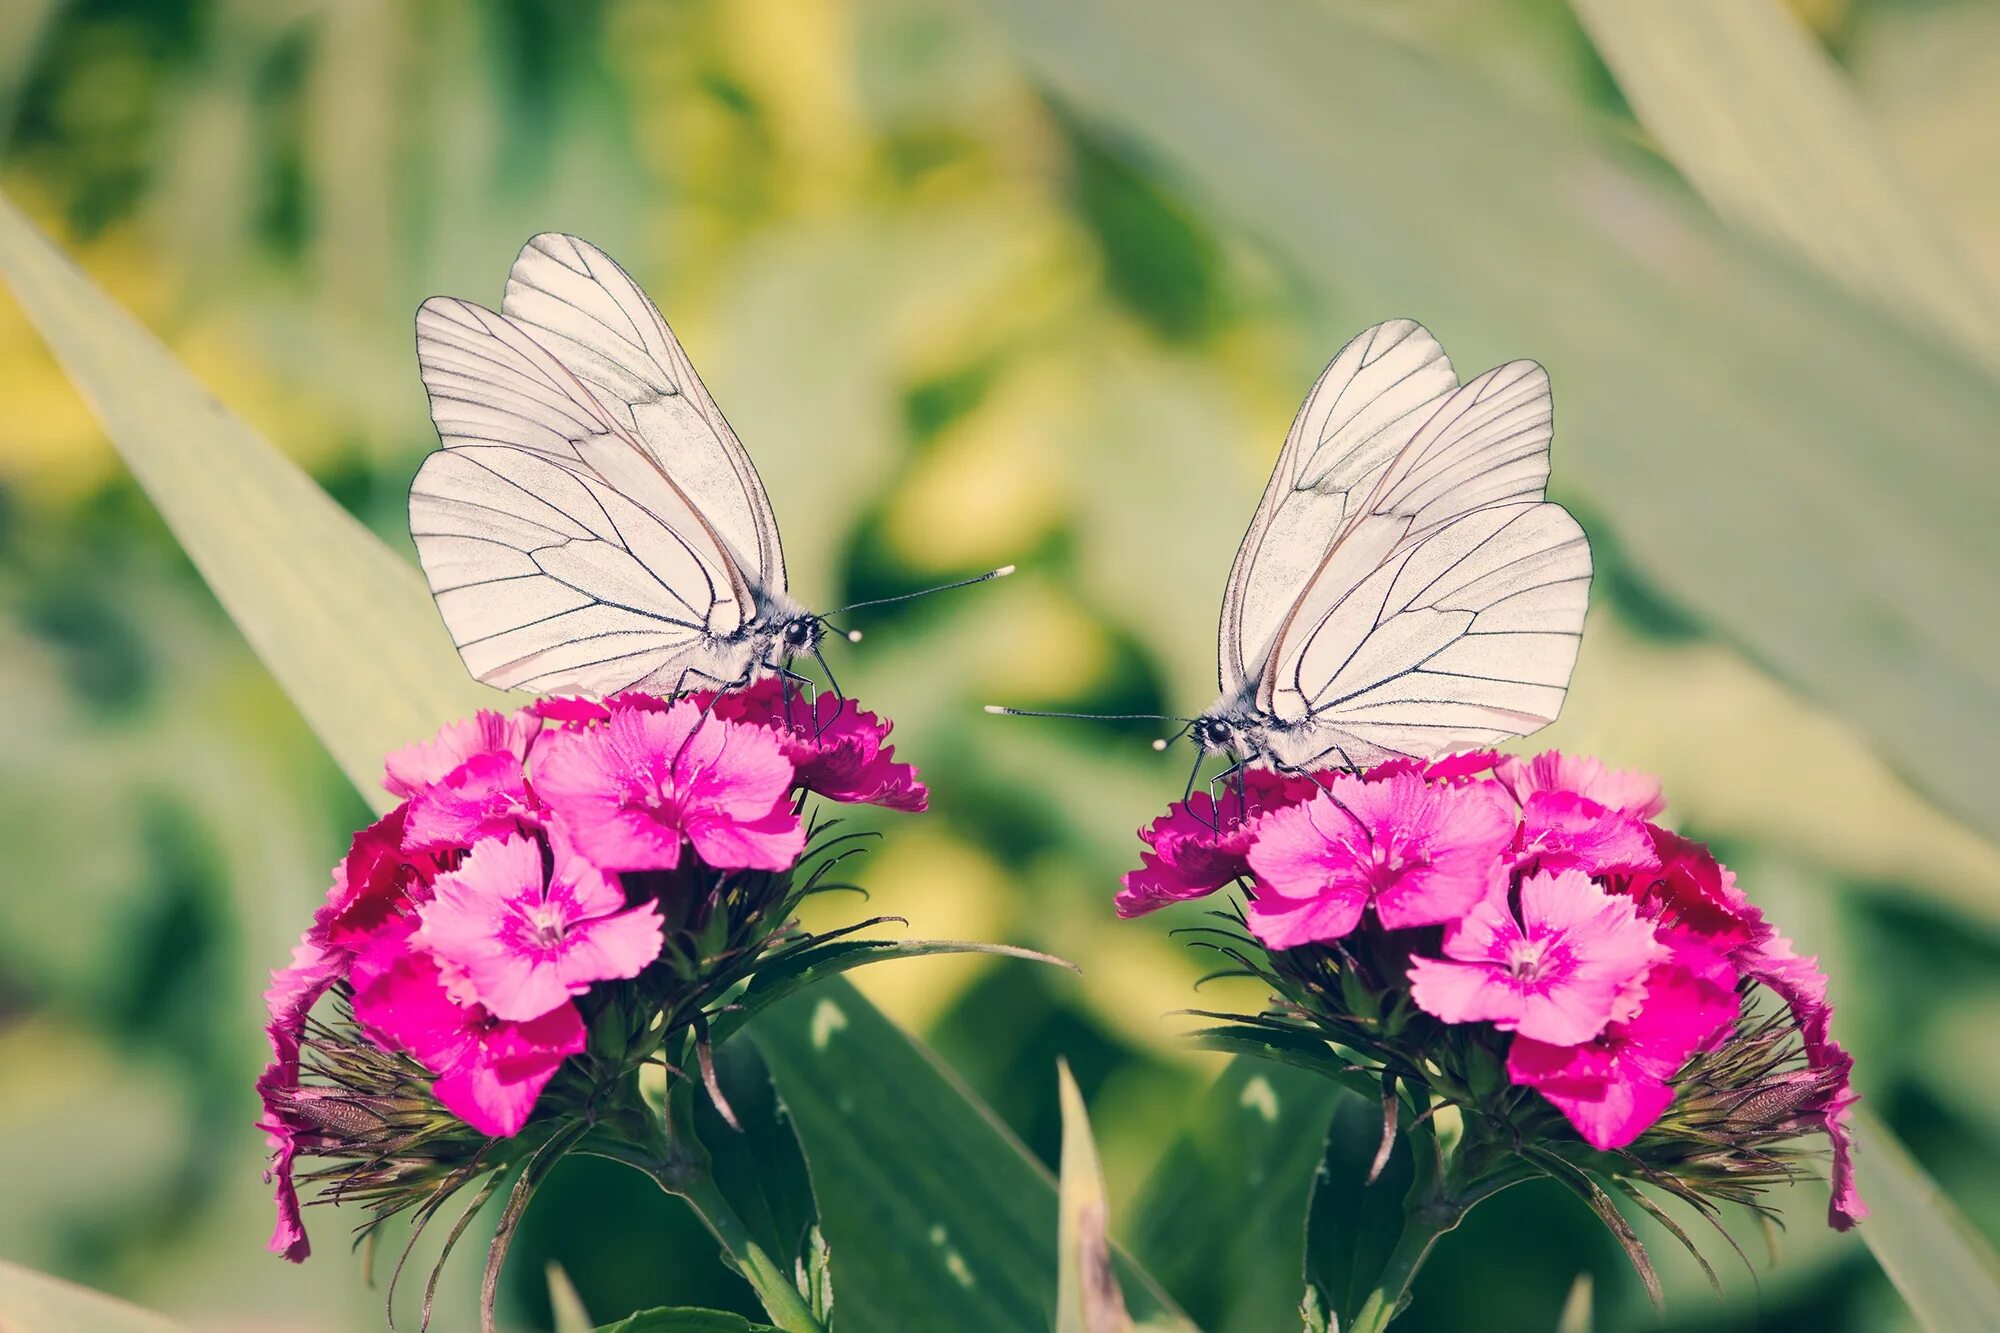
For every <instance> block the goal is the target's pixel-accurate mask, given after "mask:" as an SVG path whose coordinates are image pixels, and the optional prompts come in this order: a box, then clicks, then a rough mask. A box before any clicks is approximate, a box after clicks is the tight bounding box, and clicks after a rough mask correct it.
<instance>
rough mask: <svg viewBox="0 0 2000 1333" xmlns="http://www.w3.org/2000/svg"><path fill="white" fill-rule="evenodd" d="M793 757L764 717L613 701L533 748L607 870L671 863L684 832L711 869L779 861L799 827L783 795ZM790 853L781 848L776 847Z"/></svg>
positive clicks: (563, 807) (792, 848)
mask: <svg viewBox="0 0 2000 1333" xmlns="http://www.w3.org/2000/svg"><path fill="white" fill-rule="evenodd" d="M792 779H793V768H792V765H791V762H790V761H789V760H787V759H786V758H785V756H784V754H783V752H782V751H781V750H780V749H779V747H778V742H777V741H776V740H775V739H774V738H773V737H772V735H771V733H770V732H769V731H768V730H766V729H765V728H763V727H759V726H755V725H751V724H748V723H744V722H732V721H729V720H728V719H726V718H721V717H716V716H713V715H709V714H704V713H702V712H701V711H700V710H699V709H697V708H696V707H695V705H693V704H692V703H689V702H687V701H685V700H683V701H681V702H678V703H675V704H673V705H671V706H670V707H668V708H666V709H665V711H659V710H657V709H654V708H650V707H648V708H640V707H636V706H626V705H623V704H620V703H618V702H617V701H613V705H612V708H611V715H610V718H609V720H608V721H606V722H605V723H604V725H602V726H599V727H592V728H589V729H587V730H582V731H563V732H558V733H557V734H555V735H554V736H552V737H550V738H549V739H548V741H547V742H546V743H545V744H544V745H542V746H541V747H540V748H539V749H538V750H537V752H536V756H535V772H534V785H535V790H536V791H537V792H538V793H539V794H540V796H541V797H542V799H543V800H544V801H545V802H546V803H547V804H548V805H549V807H550V808H551V809H553V810H554V811H555V813H556V815H557V817H558V818H559V819H560V820H561V822H562V823H563V825H564V826H565V827H566V829H567V830H568V834H569V836H570V837H571V838H572V839H573V840H574V842H575V845H576V846H577V848H578V849H579V850H581V851H582V852H583V854H584V855H585V856H588V857H589V858H590V859H591V860H592V861H594V862H596V863H597V864H598V865H599V866H602V867H603V868H605V869H606V870H661V869H672V868H673V867H674V866H676V865H677V864H678V863H679V857H680V843H681V840H682V839H683V838H684V837H685V838H687V839H689V840H691V841H693V842H694V843H695V846H696V849H697V851H698V852H699V853H700V854H701V855H702V856H703V858H704V859H705V860H707V861H708V863H709V864H710V865H711V866H714V867H716V868H718V869H737V868H746V867H756V868H761V869H774V870H775V869H783V868H785V867H786V866H788V865H790V864H791V863H792V861H793V860H796V859H797V856H798V852H799V850H800V849H802V848H803V846H804V833H803V831H802V830H800V829H799V827H798V821H797V819H796V818H794V817H792V815H791V813H790V810H789V809H788V808H781V807H784V806H785V803H786V798H787V793H788V792H789V790H790V788H791V785H792ZM787 852H789V859H781V858H784V857H785V856H786V854H787Z"/></svg>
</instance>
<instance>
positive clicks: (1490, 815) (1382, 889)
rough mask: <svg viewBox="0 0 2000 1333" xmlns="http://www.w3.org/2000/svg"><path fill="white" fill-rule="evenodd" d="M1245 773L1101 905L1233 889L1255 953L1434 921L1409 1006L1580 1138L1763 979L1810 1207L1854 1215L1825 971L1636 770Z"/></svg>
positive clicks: (1520, 766) (1662, 1109) (1617, 1129)
mask: <svg viewBox="0 0 2000 1333" xmlns="http://www.w3.org/2000/svg"><path fill="white" fill-rule="evenodd" d="M1242 778H1243V786H1242V788H1241V789H1238V788H1237V787H1236V786H1235V785H1234V779H1232V780H1231V782H1230V784H1228V785H1227V786H1226V787H1225V788H1224V790H1222V791H1221V793H1220V794H1219V796H1218V797H1214V798H1211V797H1210V796H1209V795H1207V794H1206V793H1202V794H1197V795H1195V796H1194V797H1193V798H1191V799H1190V800H1189V801H1187V802H1185V803H1177V804H1176V805H1174V806H1173V807H1171V808H1170V809H1169V810H1168V812H1167V814H1166V815H1164V816H1162V817H1161V818H1160V819H1157V820H1155V821H1154V822H1153V824H1152V825H1151V826H1150V827H1149V828H1147V829H1145V830H1142V831H1141V833H1140V837H1141V839H1142V840H1143V841H1144V842H1145V843H1146V847H1147V850H1146V851H1145V853H1144V854H1143V856H1142V865H1141V867H1140V868H1139V869H1138V870H1136V871H1133V872H1132V873H1130V874H1128V875H1127V876H1126V877H1125V887H1124V889H1123V891H1122V892H1121V893H1120V894H1119V895H1118V910H1119V913H1120V915H1123V916H1137V915H1140V914H1141V913H1144V912H1149V911H1152V910H1154V909H1155V908H1158V907H1161V906H1164V905H1166V904H1167V903H1169V902H1174V901H1180V900H1185V899H1190V898H1196V897H1200V896H1202V895H1205V894H1208V893H1211V892H1213V891H1215V890H1216V889H1218V888H1221V887H1223V886H1224V885H1226V884H1229V883H1232V882H1237V881H1242V882H1245V883H1246V884H1247V886H1248V889H1249V894H1250V898H1249V901H1248V903H1247V905H1246V910H1245V917H1244V919H1245V923H1246V924H1247V926H1248V928H1249V930H1250V932H1251V933H1252V934H1253V935H1254V936H1255V937H1256V938H1257V939H1258V940H1259V941H1260V942H1261V943H1262V944H1263V945H1264V946H1265V947H1266V948H1268V949H1271V950H1273V951H1279V950H1288V949H1296V948H1301V947H1304V946H1309V945H1318V944H1329V943H1332V942H1333V941H1336V940H1343V939H1346V938H1347V937H1348V936H1350V935H1352V934H1354V933H1355V932H1356V931H1365V930H1379V931H1414V930H1416V929H1418V928H1430V930H1431V932H1432V933H1429V934H1427V935H1422V936H1417V935H1412V936H1410V937H1409V939H1408V941H1407V944H1408V952H1409V954H1410V955H1411V957H1410V962H1409V964H1408V971H1407V987H1408V992H1409V995H1410V998H1411V1000H1412V1001H1413V1002H1414V1003H1415V1005H1416V1007H1417V1008H1419V1009H1421V1010H1423V1011H1424V1012H1426V1013H1428V1014H1430V1015H1431V1016H1433V1017H1434V1018H1436V1019H1438V1020H1440V1021H1442V1022H1444V1023H1446V1024H1464V1023H1476V1024H1488V1025H1491V1027H1492V1029H1495V1030H1497V1031H1498V1032H1500V1033H1504V1034H1510V1035H1509V1036H1508V1037H1507V1039H1506V1040H1507V1051H1506V1068H1507V1074H1508V1077H1509V1079H1510V1080H1511V1081H1512V1082H1513V1083H1514V1084H1515V1085H1517V1086H1523V1087H1531V1088H1534V1089H1536V1090H1537V1091H1538V1092H1539V1093H1540V1094H1541V1095H1542V1096H1543V1097H1545V1098H1546V1099H1547V1100H1548V1101H1549V1102H1550V1103H1551V1104H1552V1105H1554V1106H1555V1107H1556V1108H1557V1109H1558V1110H1560V1111H1561V1112H1562V1114H1563V1115H1564V1116H1565V1117H1566V1118H1567V1119H1568V1120H1569V1121H1570V1123H1571V1124H1572V1125H1574V1126H1575V1127H1576V1130H1577V1132H1578V1133H1579V1134H1581V1135H1582V1136H1583V1138H1584V1139H1585V1140H1587V1141H1588V1142H1589V1143H1591V1144H1592V1145H1593V1146H1595V1147H1597V1148H1599V1149H1614V1148H1620V1147H1623V1146H1625V1145H1626V1144H1629V1143H1631V1142H1633V1140H1635V1139H1637V1138H1638V1137H1639V1136H1640V1135H1641V1134H1642V1133H1644V1132H1645V1131H1646V1130H1647V1129H1648V1128H1649V1127H1651V1126H1652V1125H1653V1124H1655V1123H1656V1122H1657V1121H1658V1120H1659V1119H1660V1118H1661V1116H1662V1115H1664V1114H1665V1113H1666V1111H1667V1109H1668V1107H1669V1106H1670V1105H1671V1104H1672V1102H1673V1099H1674V1095H1675V1094H1674V1078H1675V1076H1676V1074H1677V1073H1678V1072H1679V1071H1680V1070H1681V1069H1682V1068H1683V1067H1684V1066H1685V1065H1686V1064H1687V1063H1688V1061H1689V1060H1690V1059H1692V1058H1693V1057H1694V1056H1696V1055H1697V1054H1698V1053H1700V1052H1703V1051H1707V1050H1712V1049H1714V1048H1716V1047H1717V1046H1719V1045H1720V1044H1721V1043H1723V1042H1725V1041H1727V1040H1728V1039H1729V1038H1730V1036H1731V1035H1732V1033H1733V1032H1734V1030H1735V1026H1736V1022H1737V1019H1738V1017H1739V1014H1740V1012H1741V1009H1742V1005H1743V1002H1744V997H1745V995H1746V993H1747V991H1748V989H1749V985H1748V983H1757V984H1761V985H1763V986H1765V987H1767V988H1769V989H1770V990H1771V991H1773V992H1775V993H1776V994H1777V995H1778V996H1780V997H1781V998H1782V999H1783V1001H1784V1002H1785V1003H1786V1004H1787V1005H1789V1006H1790V1009H1791V1013H1792V1016H1793V1020H1794V1022H1795V1024H1796V1026H1797V1029H1798V1031H1799V1034H1800V1037H1801V1040H1802V1044H1803V1047H1804V1050H1805V1055H1806V1061H1807V1066H1808V1069H1807V1073H1806V1075H1805V1077H1807V1078H1808V1079H1809V1080H1810V1082H1811V1089H1812V1095H1811V1096H1810V1097H1809V1098H1808V1099H1807V1101H1806V1105H1805V1107H1804V1109H1803V1110H1802V1111H1801V1115H1802V1117H1805V1118H1806V1119H1807V1121H1808V1122H1810V1123H1815V1124H1817V1125H1818V1126H1819V1127H1821V1128H1823V1129H1824V1130H1825V1132H1826V1133H1827V1135H1828V1137H1829V1138H1830V1139H1831V1141H1832V1144H1833V1151H1834V1173H1833V1174H1834V1196H1833V1204H1832V1209H1831V1214H1830V1220H1831V1222H1832V1224H1833V1225H1834V1226H1835V1227H1838V1228H1841V1229H1843V1230H1844V1229H1845V1228H1846V1227H1848V1226H1850V1225H1852V1224H1853V1222H1854V1221H1855V1220H1856V1219H1858V1218H1860V1217H1862V1216H1864V1215H1865V1214H1866V1212H1867V1209H1866V1206H1865V1205H1864V1204H1863V1203H1862V1202H1861V1199H1860V1197H1859V1195H1858V1194H1857V1193H1856V1190H1855V1186H1854V1174H1853V1163H1852V1145H1851V1139H1850V1135H1849V1132H1848V1127H1847V1119H1848V1111H1849V1108H1850V1107H1851V1106H1852V1104H1853V1102H1854V1097H1855V1094H1854V1092H1853V1090H1852V1088H1851V1087H1850V1084H1849V1074H1850V1070H1851V1067H1852V1060H1851V1059H1850V1057H1849V1056H1848V1055H1847V1053H1846V1052H1845V1051H1844V1050H1842V1049H1841V1047H1840V1045H1839V1044H1838V1043H1836V1042H1835V1041H1833V1039H1832V1038H1831V1037H1830V1036H1829V1035H1828V1030H1827V1029H1828V1021H1829V1019H1830V1017H1831V1014H1832V1008H1831V1005H1830V1004H1829V1003H1828V1001H1827V995H1826V978H1825V977H1824V976H1823V975H1822V974H1821V973H1820V971H1819V969H1818V968H1817V967H1816V966H1815V964H1814V961H1813V960H1812V959H1810V958H1801V957H1798V956H1797V955H1796V954H1795V953H1794V951H1793V948H1792V945H1791V943H1790V942H1789V941H1788V940H1786V939H1784V938H1783V937H1782V936H1780V935H1779V934H1778V932H1777V930H1776V929H1775V928H1774V927H1773V926H1772V925H1771V924H1770V923H1768V922H1767V921H1765V919H1764V917H1763V915H1762V913H1761V912H1759V911H1758V909H1757V908H1756V907H1755V906H1754V905H1753V904H1752V903H1751V902H1750V901H1749V899H1748V898H1746V897H1745V896H1744V895H1743V893H1742V891H1741V890H1739V889H1738V888H1737V886H1736V880H1735V876H1733V875H1732V874H1731V873H1730V872H1729V870H1728V869H1727V868H1726V867H1724V866H1723V865H1721V864H1720V863H1719V862H1718V861H1716V859H1715V858H1714V857H1713V856H1712V855H1711V854H1710V853H1709V851H1708V849H1707V848H1706V847H1705V846H1703V845H1702V844H1700V843H1696V842H1693V841H1690V840H1688V839H1685V838H1682V837H1679V836H1677V835H1676V834H1674V833H1671V832H1669V831H1668V830H1666V829H1664V828H1661V827H1660V826H1659V825H1658V824H1656V823H1654V822H1652V821H1653V818H1654V817H1655V816H1657V815H1658V814H1659V813H1660V811H1661V810H1662V808H1663V807H1664V802H1663V801H1662V799H1661V795H1660V788H1659V784H1658V783H1657V782H1656V781H1655V780H1653V779H1651V778H1648V777H1645V776H1643V775H1640V774H1634V773H1622V772H1613V771H1610V770H1607V769H1605V768H1604V766H1603V765H1601V764H1600V763H1598V762H1597V761H1596V760H1594V759H1589V758H1584V757H1580V756H1567V755H1561V754H1557V753H1553V752H1551V753H1548V754H1543V755H1539V756H1537V757H1536V758H1534V759H1532V760H1521V759H1514V758H1506V759H1503V758H1501V757H1499V756H1498V755H1494V754H1476V755H1459V756H1453V757H1451V758H1449V759H1445V760H1442V761H1439V762H1438V763H1435V764H1430V765H1422V764H1417V763H1413V762H1409V761H1394V762H1391V763H1387V764H1383V765H1380V766H1378V767H1376V768H1374V769H1372V770H1369V771H1368V772H1366V773H1363V774H1347V773H1339V774H1331V773H1329V774H1321V775H1317V776H1314V777H1304V776H1289V777H1288V776H1280V775H1277V774H1273V773H1268V772H1261V771H1257V770H1251V771H1249V772H1247V773H1244V774H1243V775H1242Z"/></svg>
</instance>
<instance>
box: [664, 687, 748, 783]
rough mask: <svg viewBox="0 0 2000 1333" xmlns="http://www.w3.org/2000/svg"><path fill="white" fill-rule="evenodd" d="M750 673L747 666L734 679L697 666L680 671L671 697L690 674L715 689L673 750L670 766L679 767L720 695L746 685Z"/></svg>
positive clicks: (674, 695)
mask: <svg viewBox="0 0 2000 1333" xmlns="http://www.w3.org/2000/svg"><path fill="white" fill-rule="evenodd" d="M750 675H751V673H750V670H749V668H747V667H746V668H745V669H744V671H743V674H742V675H740V676H738V677H737V678H736V679H735V680H723V679H722V678H721V677H719V676H714V675H711V674H709V673H708V672H706V671H703V670H702V669H701V668H699V667H689V668H687V669H686V670H685V671H683V672H681V674H680V678H679V679H678V680H676V681H675V682H674V693H673V695H672V697H674V698H679V697H680V693H681V690H682V688H683V687H685V686H686V684H687V681H688V677H690V676H694V677H698V678H699V679H701V680H705V681H708V682H709V683H711V684H712V685H714V687H715V689H714V691H713V692H712V693H711V694H710V695H709V697H708V702H707V703H705V704H703V705H702V706H701V715H700V716H699V717H697V718H696V719H695V724H694V725H693V726H692V727H689V728H688V734H687V735H686V736H684V737H682V738H681V744H680V748H679V749H678V750H676V751H674V762H673V764H672V765H671V767H672V768H676V769H678V768H679V767H680V763H681V757H682V756H683V755H685V754H686V753H687V748H688V746H689V745H691V744H693V743H694V738H695V737H696V736H697V735H699V734H700V733H701V729H702V728H703V727H704V726H706V725H707V724H708V719H709V715H710V714H712V713H714V712H715V705H716V704H717V703H718V702H720V701H721V699H722V696H723V695H725V694H727V693H729V691H731V690H740V689H742V688H743V687H744V686H745V685H748V684H749V683H750Z"/></svg>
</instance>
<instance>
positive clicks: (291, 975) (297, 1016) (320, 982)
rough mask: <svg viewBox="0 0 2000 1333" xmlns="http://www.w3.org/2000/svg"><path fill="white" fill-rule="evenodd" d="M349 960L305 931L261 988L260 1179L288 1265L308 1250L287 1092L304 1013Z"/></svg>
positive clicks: (294, 1081) (294, 1083)
mask: <svg viewBox="0 0 2000 1333" xmlns="http://www.w3.org/2000/svg"><path fill="white" fill-rule="evenodd" d="M348 960H349V956H348V954H347V952H346V951H345V950H342V949H335V948H330V947H328V946H327V945H326V944H324V943H323V942H320V941H317V940H315V939H313V938H312V937H311V936H310V935H308V937H307V938H306V939H305V940H304V941H302V942H301V943H300V944H299V945H298V947H297V948H295V949H293V950H292V961H291V963H290V964H289V965H287V966H285V967H283V968H280V969H279V970H278V971H276V972H273V973H272V974H271V987H270V989H269V990H267V991H265V992H264V1004H265V1007H266V1009H267V1010H268V1012H269V1014H270V1022H269V1023H268V1024H267V1025H266V1026H265V1029H264V1031H265V1034H266V1035H267V1036H268V1037H269V1038H270V1041H271V1063H270V1064H269V1065H268V1066H267V1067H266V1068H265V1070H264V1072H263V1074H262V1075H261V1076H259V1078H258V1079H257V1093H258V1096H259V1097H260V1098H261V1099H262V1100H263V1104H264V1113H263V1115H262V1116H261V1117H260V1118H259V1119H258V1121H257V1127H258V1128H259V1129H261V1130H263V1131H264V1137H265V1140H266V1142H267V1143H268V1144H269V1146H270V1149H271V1161H270V1165H269V1166H268V1167H266V1168H265V1171H264V1179H265V1180H266V1181H267V1182H271V1183H273V1184H274V1185H275V1188H276V1198H277V1208H278V1219H277V1225H276V1227H275V1228H274V1229H273V1230H272V1232H271V1240H270V1244H269V1248H270V1250H271V1251H272V1253H274V1254H282V1255H284V1256H285V1258H287V1259H289V1260H291V1261H292V1262H293V1263H300V1262H303V1261H304V1260H305V1258H306V1256H308V1255H309V1254H311V1253H312V1246H311V1244H310V1243H309V1242H308V1241H307V1240H306V1230H305V1221H304V1218H303V1217H302V1216H301V1215H300V1212H299V1195H298V1189H297V1187H296V1186H295V1185H294V1184H293V1182H292V1159H293V1157H294V1155H295V1154H296V1152H297V1150H298V1143H297V1137H298V1135H299V1134H300V1133H302V1132H304V1131H305V1130H307V1129H308V1128H309V1126H308V1125H306V1124H305V1123H304V1122H302V1121H301V1120H299V1119H298V1117H297V1116H296V1115H295V1114H294V1113H293V1111H292V1109H291V1103H292V1096H293V1094H295V1093H296V1092H297V1091H298V1088H299V1045H300V1040H301V1036H302V1034H303V1033H304V1031H305V1024H306V1016H307V1015H308V1014H309V1013H311V1012H312V1007H313V1005H314V1004H316V1003H317V1002H318V1001H319V998H320V996H322V995H324V994H326V992H327V991H328V989H330V988H331V987H332V985H333V983H334V982H335V981H337V980H339V979H340V978H341V977H342V976H343V975H344V974H345V973H346V971H347V966H348Z"/></svg>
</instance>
